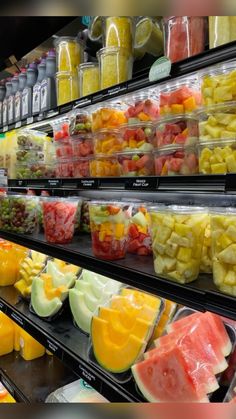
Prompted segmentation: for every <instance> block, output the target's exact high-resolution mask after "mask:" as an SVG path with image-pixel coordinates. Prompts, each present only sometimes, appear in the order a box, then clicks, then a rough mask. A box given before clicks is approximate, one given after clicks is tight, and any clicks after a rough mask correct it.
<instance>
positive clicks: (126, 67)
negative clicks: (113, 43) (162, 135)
mask: <svg viewBox="0 0 236 419" xmlns="http://www.w3.org/2000/svg"><path fill="white" fill-rule="evenodd" d="M97 59H98V62H99V69H100V87H101V89H107V88H109V87H111V86H114V85H116V84H120V83H123V82H125V81H127V80H130V79H131V78H132V72H133V56H132V55H131V54H130V53H129V51H128V50H127V49H125V48H121V47H105V48H102V49H100V50H99V51H98V52H97Z"/></svg>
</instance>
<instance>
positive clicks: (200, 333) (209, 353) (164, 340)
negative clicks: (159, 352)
mask: <svg viewBox="0 0 236 419" xmlns="http://www.w3.org/2000/svg"><path fill="white" fill-rule="evenodd" d="M197 322H198V320H197V321H196V324H195V325H190V326H189V327H188V328H187V327H185V328H180V329H179V330H177V331H176V332H172V333H170V334H169V335H165V336H162V337H161V338H160V339H157V340H156V341H155V346H156V347H157V348H158V347H162V346H163V345H164V346H165V345H167V344H168V345H173V344H175V343H176V342H178V341H180V342H181V339H182V338H183V336H186V334H187V336H189V337H190V339H191V341H192V344H193V345H194V346H195V348H194V349H196V351H197V354H198V356H199V357H200V360H202V362H203V363H205V364H208V365H210V366H211V367H212V370H213V372H214V374H219V373H221V372H222V371H225V370H226V368H227V366H228V364H227V362H226V360H225V358H224V356H223V355H222V353H221V351H220V350H219V348H218V347H217V346H215V344H212V341H211V340H209V338H208V335H207V333H205V330H204V327H203V326H202V325H201V324H199V323H197Z"/></svg>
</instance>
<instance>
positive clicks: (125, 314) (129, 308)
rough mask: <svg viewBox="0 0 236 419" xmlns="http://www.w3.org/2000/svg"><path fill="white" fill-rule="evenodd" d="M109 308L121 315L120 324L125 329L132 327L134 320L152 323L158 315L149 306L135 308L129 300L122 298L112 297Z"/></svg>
mask: <svg viewBox="0 0 236 419" xmlns="http://www.w3.org/2000/svg"><path fill="white" fill-rule="evenodd" d="M110 307H111V308H112V309H114V310H118V311H119V312H120V313H121V314H120V320H121V323H122V324H123V325H124V327H126V328H127V329H130V328H131V327H132V326H133V324H134V319H135V318H140V319H143V320H146V321H147V322H150V323H154V322H155V321H156V318H157V314H158V312H157V310H154V309H153V308H151V307H150V306H148V305H143V306H137V305H135V304H134V303H133V302H132V301H131V300H130V299H129V298H127V297H123V296H114V297H113V298H112V300H111V304H110Z"/></svg>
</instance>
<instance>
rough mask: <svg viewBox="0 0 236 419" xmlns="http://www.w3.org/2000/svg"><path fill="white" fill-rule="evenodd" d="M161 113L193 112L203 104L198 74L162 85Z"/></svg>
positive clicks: (160, 97) (163, 114)
mask: <svg viewBox="0 0 236 419" xmlns="http://www.w3.org/2000/svg"><path fill="white" fill-rule="evenodd" d="M159 100H160V114H161V115H162V116H165V115H176V114H177V115H178V114H183V113H191V112H193V111H196V109H197V108H198V107H199V106H201V105H202V95H201V89H200V83H199V80H198V78H197V77H196V76H191V77H189V78H187V79H179V80H178V81H170V82H169V83H165V84H163V85H160V96H159Z"/></svg>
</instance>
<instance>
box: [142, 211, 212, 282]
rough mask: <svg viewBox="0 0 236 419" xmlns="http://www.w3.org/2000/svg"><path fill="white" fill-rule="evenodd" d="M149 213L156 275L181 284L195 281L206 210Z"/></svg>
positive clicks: (199, 261)
mask: <svg viewBox="0 0 236 419" xmlns="http://www.w3.org/2000/svg"><path fill="white" fill-rule="evenodd" d="M150 214H151V222H152V249H153V254H154V269H155V272H156V274H157V275H160V276H163V277H164V278H167V279H170V280H173V281H176V282H179V283H182V284H184V283H188V282H191V281H194V280H195V279H197V277H198V274H199V270H200V263H201V257H202V247H203V239H204V232H205V227H206V222H207V211H205V212H204V209H195V208H193V207H191V208H190V207H177V206H176V207H169V208H168V209H166V208H165V209H163V208H161V209H158V208H157V209H155V208H153V209H150Z"/></svg>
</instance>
